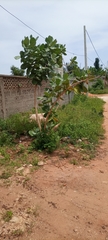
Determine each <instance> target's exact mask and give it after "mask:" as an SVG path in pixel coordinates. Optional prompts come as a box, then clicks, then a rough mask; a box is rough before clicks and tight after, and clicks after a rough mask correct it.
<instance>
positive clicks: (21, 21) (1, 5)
mask: <svg viewBox="0 0 108 240" xmlns="http://www.w3.org/2000/svg"><path fill="white" fill-rule="evenodd" d="M0 7H1V8H2V9H3V10H5V11H6V12H7V13H9V14H10V15H11V16H12V17H14V18H16V19H17V20H18V21H19V22H21V23H22V24H23V25H25V26H26V27H27V28H29V29H31V30H32V31H33V32H35V33H36V34H38V35H39V36H40V37H42V38H44V39H45V37H44V36H42V35H41V34H40V33H39V32H37V31H35V30H34V29H33V28H32V27H30V26H29V25H28V24H26V23H25V22H23V21H22V20H21V19H20V18H18V17H16V16H15V15H14V14H13V13H11V12H10V11H8V10H7V9H6V8H4V7H3V6H2V5H0Z"/></svg>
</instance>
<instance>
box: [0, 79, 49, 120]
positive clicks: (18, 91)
mask: <svg viewBox="0 0 108 240" xmlns="http://www.w3.org/2000/svg"><path fill="white" fill-rule="evenodd" d="M45 86H46V82H44V81H43V85H42V87H39V88H38V96H42V94H43V91H44V88H45ZM33 107H34V85H33V84H32V82H31V80H29V79H28V78H26V77H19V76H8V75H0V118H6V117H8V116H9V115H12V114H14V113H17V112H25V111H28V110H30V109H32V108H33Z"/></svg>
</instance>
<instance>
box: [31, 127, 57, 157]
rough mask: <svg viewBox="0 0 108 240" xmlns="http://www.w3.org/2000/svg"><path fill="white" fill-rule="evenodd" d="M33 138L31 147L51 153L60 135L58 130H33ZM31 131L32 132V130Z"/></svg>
mask: <svg viewBox="0 0 108 240" xmlns="http://www.w3.org/2000/svg"><path fill="white" fill-rule="evenodd" d="M29 133H30V135H32V136H33V135H34V136H35V139H34V141H33V147H34V149H36V150H46V151H47V152H49V153H51V152H53V151H54V150H55V149H56V148H57V147H58V145H59V142H60V137H59V135H58V132H54V131H53V130H51V131H48V130H44V129H43V130H42V131H40V130H38V129H36V130H34V134H31V132H29ZM32 133H33V132H32Z"/></svg>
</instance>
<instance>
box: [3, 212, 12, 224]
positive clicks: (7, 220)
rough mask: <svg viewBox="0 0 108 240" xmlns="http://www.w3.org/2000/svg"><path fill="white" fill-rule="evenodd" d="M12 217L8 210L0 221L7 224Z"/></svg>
mask: <svg viewBox="0 0 108 240" xmlns="http://www.w3.org/2000/svg"><path fill="white" fill-rule="evenodd" d="M12 216H13V212H12V211H11V210H8V211H6V212H5V213H4V214H3V216H2V219H3V220H4V221H5V222H9V221H10V220H11V219H12Z"/></svg>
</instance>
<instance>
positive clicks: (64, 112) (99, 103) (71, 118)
mask: <svg viewBox="0 0 108 240" xmlns="http://www.w3.org/2000/svg"><path fill="white" fill-rule="evenodd" d="M103 104H104V102H103V100H101V99H98V98H87V97H86V96H83V95H82V96H79V95H76V96H75V97H74V99H73V101H72V103H71V104H68V105H66V106H65V108H63V109H62V108H61V109H60V110H58V118H59V121H60V122H61V125H60V128H59V134H60V136H61V137H69V138H70V142H71V143H73V144H77V141H78V139H83V141H81V142H79V145H80V146H81V145H82V147H83V148H88V149H89V150H90V149H91V148H93V146H94V145H95V144H97V143H98V142H99V139H101V138H102V137H103V135H104V130H103V127H102V123H103Z"/></svg>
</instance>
